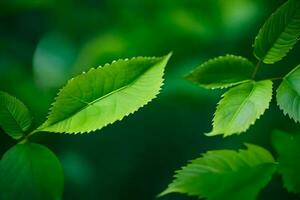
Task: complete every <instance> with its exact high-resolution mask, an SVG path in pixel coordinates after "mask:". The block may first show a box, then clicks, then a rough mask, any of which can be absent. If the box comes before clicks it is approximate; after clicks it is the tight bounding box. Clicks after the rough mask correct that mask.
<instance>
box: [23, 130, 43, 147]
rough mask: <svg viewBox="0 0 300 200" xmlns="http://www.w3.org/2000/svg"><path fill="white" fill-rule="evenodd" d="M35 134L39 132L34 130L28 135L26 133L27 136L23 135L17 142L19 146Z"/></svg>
mask: <svg viewBox="0 0 300 200" xmlns="http://www.w3.org/2000/svg"><path fill="white" fill-rule="evenodd" d="M36 132H39V130H38V129H35V130H33V131H31V132H30V133H28V134H27V135H25V136H24V137H23V138H22V140H21V141H20V142H19V144H24V143H26V142H27V141H28V140H29V137H31V136H32V135H33V134H35V133H36Z"/></svg>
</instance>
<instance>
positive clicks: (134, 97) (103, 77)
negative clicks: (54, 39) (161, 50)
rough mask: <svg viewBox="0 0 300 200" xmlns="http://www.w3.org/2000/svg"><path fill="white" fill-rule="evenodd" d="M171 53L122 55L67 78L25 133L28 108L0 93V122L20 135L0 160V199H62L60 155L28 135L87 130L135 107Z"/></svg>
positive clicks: (151, 92) (153, 90)
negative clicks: (34, 126) (39, 122)
mask: <svg viewBox="0 0 300 200" xmlns="http://www.w3.org/2000/svg"><path fill="white" fill-rule="evenodd" d="M170 56H171V54H168V55H167V56H164V57H160V58H156V57H136V58H132V59H130V60H128V59H125V60H122V59H121V60H118V61H114V62H113V63H112V64H106V65H104V67H98V68H97V69H94V68H92V69H90V70H89V71H88V72H87V73H83V74H81V75H78V76H76V77H75V78H72V79H71V80H69V81H68V83H67V85H66V86H65V87H63V88H62V89H61V90H60V92H59V94H58V96H57V97H56V101H55V102H54V103H53V106H52V108H51V110H50V114H49V116H48V118H47V120H46V122H45V123H44V124H42V125H41V126H40V127H38V128H37V129H35V130H33V131H32V132H30V133H29V134H27V135H24V132H26V131H28V128H29V126H30V125H31V117H30V114H29V112H28V110H27V108H26V107H25V105H24V104H23V103H22V102H20V101H19V100H17V99H16V98H14V97H12V96H10V95H8V94H7V93H4V92H0V106H1V112H0V119H1V124H0V125H1V127H3V129H4V130H5V131H7V133H8V134H9V135H11V136H12V137H13V138H14V139H20V138H21V142H19V144H17V145H15V146H14V147H12V148H11V149H10V150H8V151H7V152H6V153H5V154H4V156H3V158H2V159H1V161H0V177H1V178H0V197H1V198H0V199H3V200H11V199H16V200H18V199H20V200H21V199H46V200H54V199H61V198H62V194H63V186H64V183H63V182H64V181H63V179H64V177H63V172H62V168H61V166H60V162H59V160H58V159H57V158H56V156H55V155H54V154H53V153H52V152H51V151H50V150H49V149H47V148H46V147H44V146H42V145H39V144H34V143H30V142H28V140H29V137H31V136H32V135H33V134H35V133H37V132H42V131H43V132H65V133H79V132H80V133H84V132H91V131H95V130H97V129H101V128H102V127H104V126H106V125H107V124H109V123H113V122H115V121H116V120H121V119H122V118H123V117H125V116H126V115H129V114H130V113H133V112H135V111H136V110H138V109H139V108H140V107H142V106H144V105H145V104H147V103H148V102H149V101H151V100H152V99H153V98H155V97H156V95H157V94H158V93H159V90H160V88H161V86H162V83H163V75H164V69H165V66H166V64H167V62H168V60H169V58H170Z"/></svg>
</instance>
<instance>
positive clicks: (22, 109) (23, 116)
mask: <svg viewBox="0 0 300 200" xmlns="http://www.w3.org/2000/svg"><path fill="white" fill-rule="evenodd" d="M31 123H32V117H31V115H30V113H29V111H28V109H27V108H26V106H25V105H24V104H23V103H22V102H21V101H20V100H18V99H17V98H15V97H13V96H11V95H9V94H7V93H6V92H1V91H0V127H1V128H3V129H4V131H5V132H6V133H7V134H8V135H10V136H11V137H12V138H14V139H19V138H21V137H22V136H23V134H24V132H25V131H27V130H28V129H29V127H30V125H31Z"/></svg>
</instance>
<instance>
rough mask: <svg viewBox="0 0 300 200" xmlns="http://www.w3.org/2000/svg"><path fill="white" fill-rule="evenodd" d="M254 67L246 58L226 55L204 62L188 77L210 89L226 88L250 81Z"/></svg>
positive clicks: (187, 77)
mask: <svg viewBox="0 0 300 200" xmlns="http://www.w3.org/2000/svg"><path fill="white" fill-rule="evenodd" d="M254 68H255V67H254V65H253V64H252V63H251V62H250V61H249V60H247V59H246V58H243V57H241V56H234V55H226V56H220V57H217V58H214V59H211V60H209V61H207V62H205V63H203V64H202V65H200V66H199V67H197V68H196V69H195V70H194V71H192V72H191V73H190V74H188V75H187V76H186V79H188V80H190V81H192V82H194V83H196V84H198V85H200V86H202V87H205V88H209V89H214V88H226V87H230V86H233V85H237V84H240V83H243V82H246V81H249V80H250V79H251V76H252V73H253V71H254Z"/></svg>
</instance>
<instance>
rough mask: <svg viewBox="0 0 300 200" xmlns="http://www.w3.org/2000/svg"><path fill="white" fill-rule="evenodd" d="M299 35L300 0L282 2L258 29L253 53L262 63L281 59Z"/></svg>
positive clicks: (270, 62)
mask: <svg viewBox="0 0 300 200" xmlns="http://www.w3.org/2000/svg"><path fill="white" fill-rule="evenodd" d="M299 36H300V1H299V0H289V1H288V2H286V3H285V4H283V5H282V6H281V7H280V8H279V9H278V10H277V11H276V12H275V13H274V14H272V15H271V17H270V18H269V19H268V20H267V21H266V23H265V24H264V26H263V27H262V28H261V29H260V31H259V33H258V35H257V37H256V39H255V43H254V55H255V56H256V57H257V58H258V59H260V60H262V61H263V62H264V63H267V64H272V63H274V62H277V61H279V60H281V59H282V58H283V57H284V56H286V54H287V53H288V52H289V51H290V50H291V49H292V48H293V46H294V45H295V44H296V42H297V40H298V38H299Z"/></svg>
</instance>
